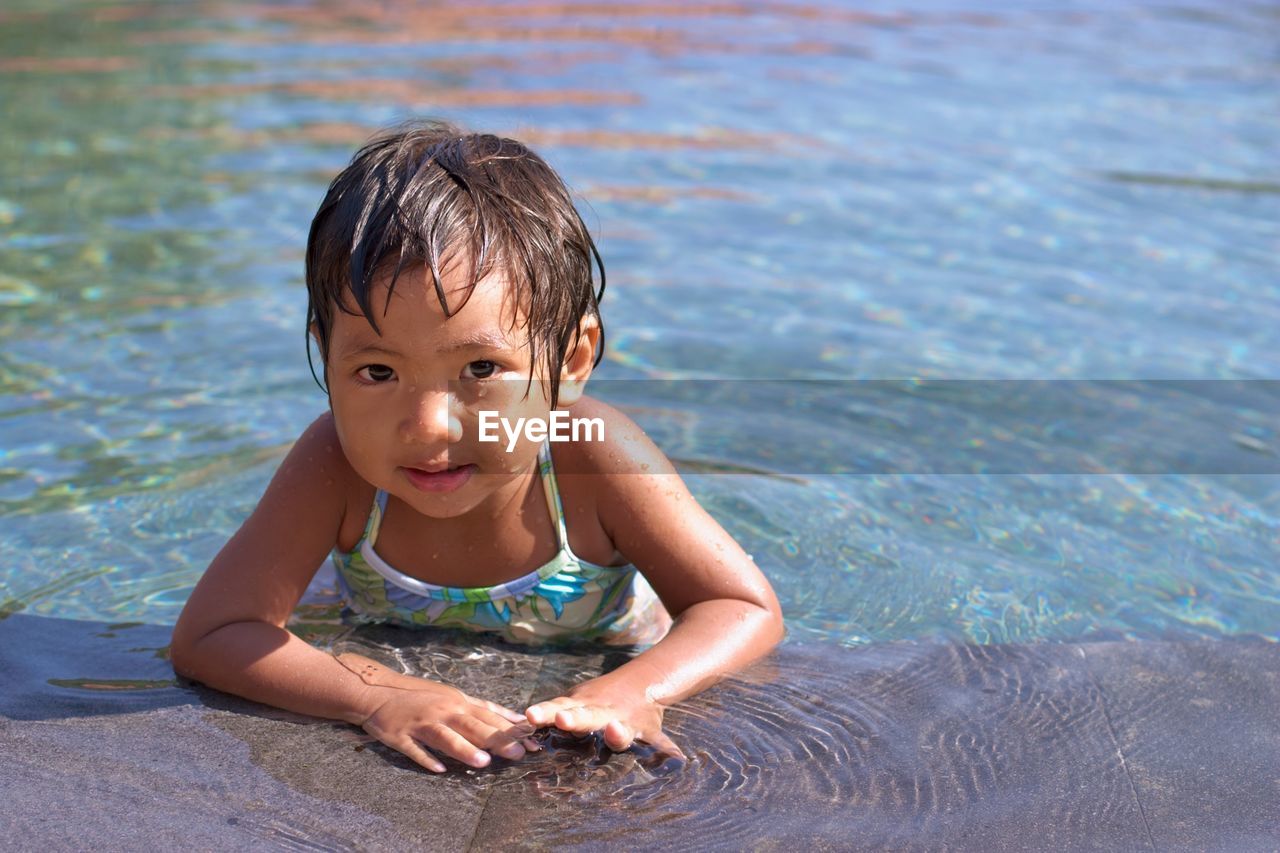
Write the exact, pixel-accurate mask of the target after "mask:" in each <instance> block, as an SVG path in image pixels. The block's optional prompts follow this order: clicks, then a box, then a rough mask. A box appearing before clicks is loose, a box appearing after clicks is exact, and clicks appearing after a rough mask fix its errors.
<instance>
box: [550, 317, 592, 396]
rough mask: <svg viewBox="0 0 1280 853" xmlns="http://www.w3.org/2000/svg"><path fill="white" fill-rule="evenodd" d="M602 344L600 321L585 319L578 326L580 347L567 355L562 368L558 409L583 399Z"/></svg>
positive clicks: (590, 318)
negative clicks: (597, 352)
mask: <svg viewBox="0 0 1280 853" xmlns="http://www.w3.org/2000/svg"><path fill="white" fill-rule="evenodd" d="M599 343H600V321H599V320H597V319H596V318H595V317H583V318H582V322H581V323H579V324H578V345H577V347H575V348H574V349H573V350H571V351H570V352H568V353H566V354H565V357H564V364H562V365H561V366H560V394H559V399H558V401H557V404H558V408H564V407H566V406H572V405H573V404H574V403H576V402H578V401H579V400H580V399H582V393H583V391H585V390H586V387H587V380H588V379H589V378H591V371H592V370H594V369H595V363H596V347H597V346H598V345H599Z"/></svg>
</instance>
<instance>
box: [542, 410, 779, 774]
mask: <svg viewBox="0 0 1280 853" xmlns="http://www.w3.org/2000/svg"><path fill="white" fill-rule="evenodd" d="M596 405H597V406H598V405H600V404H596ZM602 408H604V409H608V407H602ZM608 410H609V412H611V413H612V416H611V418H610V420H611V421H613V420H615V419H621V421H620V422H619V423H616V424H615V423H610V424H609V427H614V429H615V436H616V437H613V438H610V437H609V427H606V438H607V439H608V443H613V442H619V443H620V446H615V447H613V448H612V449H610V448H609V447H608V446H607V444H606V445H605V446H603V447H601V448H600V449H598V450H597V451H594V452H597V453H598V452H601V451H603V452H604V453H606V454H608V453H610V452H612V453H615V454H618V455H617V456H615V458H627V459H629V460H631V461H630V462H629V463H628V464H627V469H626V470H625V471H622V472H618V471H617V470H616V469H615V471H613V472H610V473H608V474H597V475H593V478H594V479H596V480H597V481H598V482H599V483H600V484H601V485H600V486H599V487H598V489H597V511H598V513H599V517H600V522H601V524H602V525H603V526H604V528H605V530H606V532H607V533H608V534H609V536H610V537H611V538H612V540H613V542H614V544H615V546H616V547H617V549H618V550H619V551H620V552H622V553H623V554H625V555H626V556H627V557H628V558H629V559H630V560H631V561H632V562H633V563H635V565H637V566H638V567H639V568H640V569H641V571H642V572H643V573H644V575H645V577H646V578H647V579H648V580H649V582H650V583H651V584H652V585H653V588H654V590H655V591H656V592H657V593H658V596H659V597H660V598H661V599H662V601H663V603H664V604H665V605H666V607H667V609H668V610H669V611H670V612H671V614H672V615H673V616H674V617H675V623H674V624H673V626H672V628H671V631H670V632H669V633H668V634H667V636H666V637H665V638H664V639H663V640H662V641H661V642H659V643H658V644H656V645H655V646H653V647H652V648H651V649H648V650H647V651H645V652H643V653H642V654H640V655H638V656H637V657H635V658H634V659H632V660H630V661H628V662H627V663H626V664H624V665H623V666H621V667H619V668H618V669H616V670H614V671H613V672H610V673H607V674H605V675H603V676H600V677H599V678H595V679H592V680H591V681H587V682H584V683H583V684H580V685H578V686H577V687H575V688H573V689H572V690H570V691H569V693H568V694H567V696H565V697H561V698H559V699H554V700H551V701H549V702H542V703H539V704H537V705H535V706H533V707H531V708H530V709H529V711H528V717H529V720H530V721H531V722H533V723H535V724H539V725H547V724H551V723H552V722H554V724H555V725H556V726H557V727H559V728H564V729H566V730H570V731H580V732H581V731H595V730H600V729H603V730H604V734H605V740H606V742H607V743H608V744H609V745H610V746H611V747H613V748H615V749H624V748H626V747H627V746H629V745H630V743H631V740H632V739H633V738H636V737H639V738H640V739H642V740H647V741H649V742H650V743H653V744H654V745H656V746H659V747H661V748H663V749H666V750H667V751H670V752H673V753H675V754H679V750H678V749H677V748H676V747H675V745H674V744H672V743H671V741H670V740H669V739H668V738H667V737H666V736H665V735H664V734H663V733H662V732H661V719H662V713H663V711H664V710H665V708H667V707H669V706H670V705H672V704H674V703H676V702H679V701H681V700H682V699H685V698H687V697H689V696H691V695H693V694H695V693H698V692H699V691H701V690H704V689H706V688H707V687H709V686H710V685H712V684H714V683H715V682H716V681H719V680H720V679H722V678H724V677H725V676H727V675H729V674H730V673H732V672H735V671H737V670H740V669H742V668H743V667H745V666H746V665H748V664H749V663H751V662H752V661H754V660H756V659H758V658H759V657H761V656H763V655H764V654H766V653H767V652H768V651H769V650H770V649H772V648H773V647H774V646H775V645H777V643H778V642H779V641H780V640H781V639H782V635H783V625H782V612H781V609H780V607H779V605H778V600H777V597H776V596H775V595H774V593H773V589H772V588H771V587H770V585H769V582H768V580H767V579H766V578H765V577H764V575H763V574H762V573H761V572H760V570H759V569H758V568H757V567H756V565H755V564H754V563H753V562H752V560H751V558H750V557H748V556H747V554H746V553H745V552H744V551H743V550H742V548H741V547H740V546H739V545H738V543H737V542H735V541H734V540H733V538H732V537H731V536H729V534H728V533H727V532H725V530H724V528H722V527H721V526H720V525H719V524H718V523H717V522H716V521H715V519H713V518H711V516H710V515H708V514H707V512H706V511H705V510H703V509H702V507H701V506H699V505H698V503H697V501H696V500H694V498H693V496H692V495H690V494H689V490H688V489H687V488H686V486H685V484H684V482H683V480H681V478H680V476H679V475H678V474H677V473H676V472H675V469H674V468H673V467H672V466H671V463H670V462H669V461H668V460H667V459H666V457H665V456H664V455H663V454H662V453H661V451H660V450H658V449H657V448H656V447H654V446H653V444H652V442H650V441H649V439H648V437H646V436H645V435H644V433H643V432H642V431H640V429H639V428H638V427H636V426H635V425H634V424H632V423H631V422H630V420H629V419H626V418H625V417H624V416H622V415H620V414H618V413H616V412H613V410H612V409H608ZM622 454H625V456H622ZM640 470H644V471H646V473H635V472H637V471H640Z"/></svg>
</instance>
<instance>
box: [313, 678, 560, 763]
mask: <svg viewBox="0 0 1280 853" xmlns="http://www.w3.org/2000/svg"><path fill="white" fill-rule="evenodd" d="M338 660H339V661H341V662H342V664H343V665H344V666H346V667H347V668H348V669H350V670H352V671H353V672H355V673H356V674H357V675H360V677H361V679H362V680H364V681H365V683H366V684H369V685H370V686H371V687H374V688H375V689H376V690H378V691H379V692H380V697H379V698H380V700H381V701H380V703H379V704H378V705H377V707H376V709H375V710H374V711H373V713H372V714H370V715H369V717H368V718H367V719H366V720H364V722H363V723H361V727H362V728H363V729H364V730H365V731H366V732H368V733H369V734H371V735H373V736H374V737H375V738H377V739H378V740H379V741H381V742H382V743H384V744H386V745H387V746H389V747H391V748H392V749H394V750H397V751H399V752H402V753H404V754H405V755H407V756H408V757H409V758H411V759H413V760H414V761H415V762H417V763H418V764H420V765H421V766H423V767H425V768H427V769H428V770H430V771H432V772H434V773H442V772H444V769H445V766H444V764H443V763H441V761H440V760H439V759H438V758H436V756H435V755H433V754H432V753H431V752H430V751H428V750H427V749H426V748H424V744H425V746H429V747H431V748H432V749H434V750H436V751H437V752H441V753H444V754H445V755H448V756H450V757H451V758H455V759H457V760H458V761H461V762H462V763H463V764H468V765H470V766H472V767H486V766H488V764H489V761H490V753H493V754H496V755H500V756H502V757H503V758H509V759H517V758H520V757H522V756H523V755H524V754H525V753H526V752H533V751H536V750H537V749H538V748H539V747H538V745H537V744H536V743H535V742H534V741H533V740H531V739H530V738H529V736H530V735H531V734H533V727H532V726H530V725H529V723H528V721H527V720H526V719H525V718H524V717H523V716H521V715H520V714H518V713H516V712H515V711H512V710H511V709H509V708H504V707H502V706H501V705H499V704H497V703H495V702H489V701H487V700H484V699H476V698H474V697H472V696H468V695H467V694H465V693H463V692H462V691H461V690H458V689H457V688H454V687H450V686H449V685H447V684H441V683H439V682H436V681H428V680H427V679H425V678H417V677H415V676H412V675H406V674H404V673H398V672H393V671H391V670H389V669H387V668H386V667H383V666H382V665H381V664H378V663H376V662H375V661H371V660H369V659H368V658H365V657H361V656H360V655H352V654H344V655H339V656H338ZM486 750H487V751H486Z"/></svg>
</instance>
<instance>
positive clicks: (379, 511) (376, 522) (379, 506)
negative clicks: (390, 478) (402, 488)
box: [363, 489, 387, 547]
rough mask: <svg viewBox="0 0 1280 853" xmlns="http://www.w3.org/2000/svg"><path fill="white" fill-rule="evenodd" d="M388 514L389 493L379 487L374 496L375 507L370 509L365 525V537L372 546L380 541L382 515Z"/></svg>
mask: <svg viewBox="0 0 1280 853" xmlns="http://www.w3.org/2000/svg"><path fill="white" fill-rule="evenodd" d="M386 514H387V493H386V492H384V491H383V490H382V489H378V493H377V494H376V495H374V498H373V509H371V510H369V521H368V522H366V523H365V526H364V537H363V539H364V540H365V541H366V542H368V543H369V545H370V547H372V546H373V544H374V543H375V542H377V541H378V528H380V527H382V516H384V515H386Z"/></svg>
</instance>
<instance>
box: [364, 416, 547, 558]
mask: <svg viewBox="0 0 1280 853" xmlns="http://www.w3.org/2000/svg"><path fill="white" fill-rule="evenodd" d="M538 473H539V474H540V475H541V476H542V491H543V494H544V495H546V498H547V509H548V510H549V511H550V513H551V518H552V519H553V520H554V521H555V524H556V538H557V540H558V542H557V544H559V546H560V548H561V549H562V550H565V551H568V550H569V527H568V525H566V524H565V520H564V504H563V502H561V500H560V486H559V485H558V484H557V483H556V472H555V468H553V467H552V465H551V443H550V442H549V441H544V442H543V443H542V447H541V448H540V449H539V450H538ZM386 512H387V493H386V492H385V491H384V490H382V489H378V493H377V494H376V495H375V496H374V498H373V508H372V509H370V510H369V520H368V521H367V522H366V523H365V526H364V536H363V537H362V538H363V539H364V540H365V541H366V542H368V543H369V545H370V547H372V546H373V545H375V544H376V543H377V541H378V529H379V528H380V527H382V516H384V515H386Z"/></svg>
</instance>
